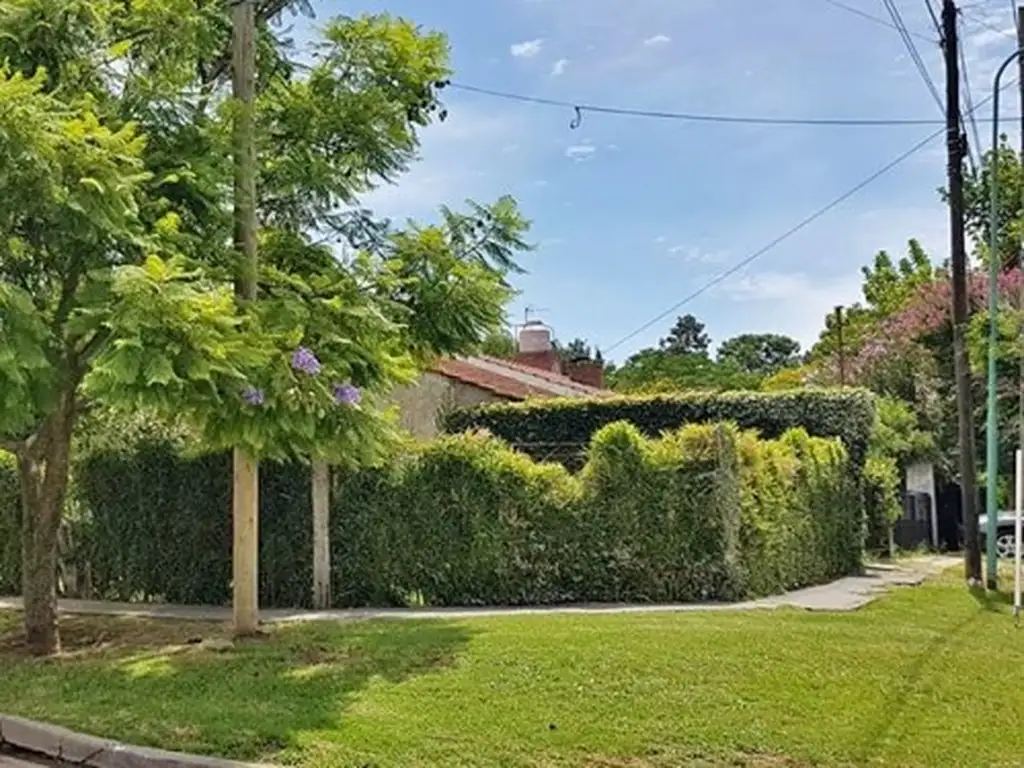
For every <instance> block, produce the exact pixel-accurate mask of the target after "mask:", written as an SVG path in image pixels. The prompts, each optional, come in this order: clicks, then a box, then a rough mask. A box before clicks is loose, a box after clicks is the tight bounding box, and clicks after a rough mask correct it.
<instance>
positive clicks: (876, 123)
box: [447, 82, 945, 128]
mask: <svg viewBox="0 0 1024 768" xmlns="http://www.w3.org/2000/svg"><path fill="white" fill-rule="evenodd" d="M447 87H449V88H452V89H454V90H459V91H464V92H466V93H475V94H479V95H481V96H491V97H493V98H497V99H504V100H506V101H518V102H522V103H525V104H537V105H540V106H546V107H559V108H561V109H567V110H570V111H571V112H572V113H573V120H572V122H570V127H573V128H578V127H579V125H580V124H581V123H582V120H583V113H587V112H590V113H592V114H602V115H618V116H624V117H644V118H651V119H657V120H680V121H684V122H696V123H731V124H736V125H779V126H793V125H805V126H833V127H861V128H869V127H882V126H901V125H924V126H928V125H935V126H938V125H945V121H944V120H939V119H935V118H873V117H869V118H841V117H767V116H761V115H719V114H711V113H701V112H671V111H664V110H648V109H633V108H630V107H614V106H608V105H602V104H586V103H583V102H576V101H564V100H561V99H548V98H544V97H541V96H528V95H526V94H521V93H514V92H512V91H500V90H495V89H493V88H483V87H481V86H478V85H470V84H468V83H458V82H451V83H447Z"/></svg>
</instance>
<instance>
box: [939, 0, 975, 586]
mask: <svg viewBox="0 0 1024 768" xmlns="http://www.w3.org/2000/svg"><path fill="white" fill-rule="evenodd" d="M956 14H957V10H956V3H954V2H953V0H943V2H942V37H943V40H942V43H943V45H942V48H943V55H944V58H945V62H946V152H947V157H948V173H949V223H950V227H949V236H950V248H949V253H950V261H951V263H952V278H953V279H952V282H953V365H954V368H955V372H956V404H957V417H958V418H957V422H958V427H959V443H960V494H961V506H962V509H963V520H964V576H965V577H966V579H967V582H968V583H969V584H972V585H973V584H980V583H981V549H980V547H979V543H980V542H979V540H978V507H977V496H976V492H975V465H974V414H973V411H972V402H971V379H970V376H971V369H970V363H969V360H968V357H967V345H966V343H965V338H964V336H965V335H966V331H967V320H968V317H967V249H966V246H965V243H964V178H963V160H964V147H965V144H966V137H964V136H963V135H962V134H961V131H960V67H959V59H958V52H957V49H958V40H957V24H956Z"/></svg>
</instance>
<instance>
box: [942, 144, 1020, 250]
mask: <svg viewBox="0 0 1024 768" xmlns="http://www.w3.org/2000/svg"><path fill="white" fill-rule="evenodd" d="M997 151H998V153H999V185H998V186H999V190H998V191H999V200H998V205H997V207H996V221H997V222H998V225H999V259H1000V264H1002V265H1003V268H1004V269H1005V268H1008V267H1009V266H1011V265H1013V264H1016V263H1017V260H1018V251H1019V246H1020V242H1021V236H1022V235H1024V209H1022V195H1024V175H1022V174H1021V163H1020V156H1019V155H1018V154H1017V150H1015V149H1014V148H1013V147H1011V146H1010V143H1009V139H1008V138H1007V136H1006V135H1005V134H1003V135H1002V136H1000V137H999V149H998V150H997ZM994 157H995V156H994V155H993V152H992V150H991V149H990V150H989V151H987V152H986V153H985V156H984V157H983V158H982V162H981V165H980V167H978V168H976V169H975V170H974V171H973V172H972V173H969V174H967V175H966V176H965V178H964V207H965V220H966V225H967V232H968V234H969V235H970V237H971V240H972V241H973V244H974V252H975V255H976V256H977V257H979V260H980V261H982V263H987V259H988V252H989V246H990V238H991V229H990V228H989V222H990V209H991V180H992V163H993V159H994ZM939 195H940V197H941V198H942V200H943V202H946V201H947V200H948V198H947V193H946V190H945V189H942V190H939Z"/></svg>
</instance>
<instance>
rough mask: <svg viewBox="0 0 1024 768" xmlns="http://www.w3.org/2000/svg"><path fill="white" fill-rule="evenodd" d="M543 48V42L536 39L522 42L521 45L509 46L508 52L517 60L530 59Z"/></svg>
mask: <svg viewBox="0 0 1024 768" xmlns="http://www.w3.org/2000/svg"><path fill="white" fill-rule="evenodd" d="M543 47H544V40H543V38H539V37H538V38H537V39H536V40H524V41H523V42H521V43H513V44H512V45H510V46H509V51H510V52H511V53H512V55H513V56H515V57H516V58H517V59H532V58H533V57H534V56H536V55H537V54H539V53H540V52H541V49H542V48H543Z"/></svg>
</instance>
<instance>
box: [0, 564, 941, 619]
mask: <svg viewBox="0 0 1024 768" xmlns="http://www.w3.org/2000/svg"><path fill="white" fill-rule="evenodd" d="M959 562H960V560H959V559H958V558H954V557H947V556H939V555H936V556H930V557H922V558H917V559H913V560H905V561H902V562H900V563H898V564H896V565H892V566H868V567H867V568H866V569H865V573H864V575H863V576H850V577H847V578H843V579H839V580H838V581H834V582H832V583H831V584H823V585H821V586H817V587H808V588H807V589H800V590H796V591H794V592H788V593H786V594H783V595H775V596H773V597H766V598H762V599H760V600H751V601H747V602H742V603H686V604H679V605H609V604H601V605H566V606H538V607H522V608H357V609H349V610H328V611H311V610H302V609H279V608H268V609H264V610H263V611H261V612H260V617H261V618H262V620H263V621H264V622H270V623H278V622H293V621H356V620H366V619H448V620H452V619H469V618H482V617H493V616H527V615H600V614H630V613H639V614H646V613H692V612H700V611H755V610H768V609H775V608H799V609H803V610H808V611H826V612H827V611H832V612H843V611H854V610H856V609H858V608H860V607H862V606H864V605H867V604H868V603H870V602H871V601H872V600H874V599H875V598H876V597H878V595H880V594H883V593H884V592H886V591H888V590H889V589H890V588H892V587H895V586H916V585H918V584H920V583H921V582H922V581H924V580H925V579H926V578H928V577H929V576H934V575H936V574H938V573H940V572H941V571H943V570H945V569H946V568H949V567H951V566H953V565H956V564H957V563H959ZM20 608H21V598H18V597H0V610H20ZM60 610H61V611H62V612H63V613H75V614H86V615H104V616H138V617H144V618H154V619H183V620H193V621H229V620H230V619H231V608H230V607H227V606H192V605H166V604H156V603H107V602H98V601H89V600H61V601H60Z"/></svg>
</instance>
